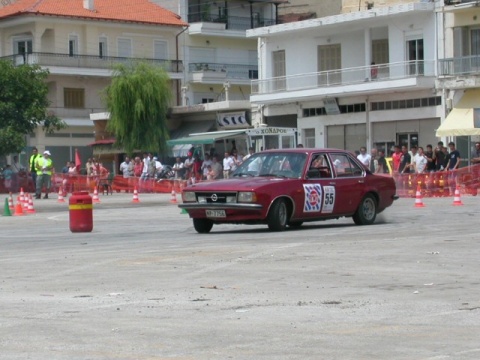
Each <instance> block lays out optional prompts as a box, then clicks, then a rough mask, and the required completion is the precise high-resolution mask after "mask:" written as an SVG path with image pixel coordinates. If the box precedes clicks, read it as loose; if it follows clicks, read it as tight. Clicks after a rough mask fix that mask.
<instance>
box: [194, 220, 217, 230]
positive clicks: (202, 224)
mask: <svg viewBox="0 0 480 360" xmlns="http://www.w3.org/2000/svg"><path fill="white" fill-rule="evenodd" d="M193 227H194V228H195V230H197V232H198V233H199V234H208V233H209V232H210V230H212V227H213V222H212V220H208V219H193Z"/></svg>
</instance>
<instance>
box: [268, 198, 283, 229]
mask: <svg viewBox="0 0 480 360" xmlns="http://www.w3.org/2000/svg"><path fill="white" fill-rule="evenodd" d="M287 221H288V210H287V204H286V203H285V200H283V199H278V200H275V202H274V203H273V205H272V207H271V208H270V211H269V212H268V217H267V223H268V228H269V229H270V230H271V231H283V230H285V228H286V227H287Z"/></svg>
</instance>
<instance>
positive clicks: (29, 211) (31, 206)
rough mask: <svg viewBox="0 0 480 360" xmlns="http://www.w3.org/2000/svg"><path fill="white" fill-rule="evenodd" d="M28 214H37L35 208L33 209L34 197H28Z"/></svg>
mask: <svg viewBox="0 0 480 360" xmlns="http://www.w3.org/2000/svg"><path fill="white" fill-rule="evenodd" d="M27 213H29V214H35V208H34V207H33V198H32V195H29V196H28V209H27Z"/></svg>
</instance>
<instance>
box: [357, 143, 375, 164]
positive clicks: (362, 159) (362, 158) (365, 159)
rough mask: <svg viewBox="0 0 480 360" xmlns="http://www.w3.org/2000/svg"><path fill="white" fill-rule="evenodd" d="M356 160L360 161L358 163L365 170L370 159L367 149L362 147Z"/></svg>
mask: <svg viewBox="0 0 480 360" xmlns="http://www.w3.org/2000/svg"><path fill="white" fill-rule="evenodd" d="M357 159H358V160H360V162H361V163H362V164H363V165H365V166H366V167H367V168H368V167H369V165H370V160H372V157H371V156H370V154H367V148H366V147H365V146H362V147H361V148H360V154H358V155H357Z"/></svg>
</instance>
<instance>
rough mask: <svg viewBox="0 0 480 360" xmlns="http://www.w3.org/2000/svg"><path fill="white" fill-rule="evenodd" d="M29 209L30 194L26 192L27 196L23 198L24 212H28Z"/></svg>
mask: <svg viewBox="0 0 480 360" xmlns="http://www.w3.org/2000/svg"><path fill="white" fill-rule="evenodd" d="M27 210H28V194H27V193H25V196H24V198H23V212H24V213H27Z"/></svg>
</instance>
